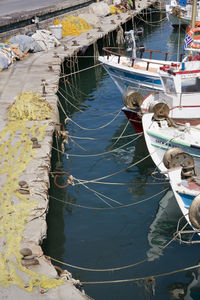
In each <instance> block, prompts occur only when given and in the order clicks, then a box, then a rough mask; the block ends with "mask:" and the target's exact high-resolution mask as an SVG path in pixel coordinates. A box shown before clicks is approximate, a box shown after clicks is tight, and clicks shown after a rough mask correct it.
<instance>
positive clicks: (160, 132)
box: [142, 113, 200, 176]
mask: <svg viewBox="0 0 200 300" xmlns="http://www.w3.org/2000/svg"><path fill="white" fill-rule="evenodd" d="M142 125H143V129H144V137H145V141H146V145H147V148H148V151H149V153H150V155H151V158H152V160H153V162H154V163H155V165H156V166H157V168H158V170H159V171H160V172H162V173H163V174H166V176H167V170H168V167H169V164H168V161H169V159H171V157H173V155H175V154H177V151H178V153H179V152H181V153H182V152H185V153H188V154H190V155H191V157H193V158H194V160H195V162H196V164H197V165H198V166H200V126H191V125H190V123H185V124H181V123H179V124H177V123H175V122H174V121H173V120H172V119H170V118H169V117H168V116H166V117H164V115H159V116H158V117H157V113H148V114H144V115H143V117H142ZM177 149H178V150H177Z"/></svg>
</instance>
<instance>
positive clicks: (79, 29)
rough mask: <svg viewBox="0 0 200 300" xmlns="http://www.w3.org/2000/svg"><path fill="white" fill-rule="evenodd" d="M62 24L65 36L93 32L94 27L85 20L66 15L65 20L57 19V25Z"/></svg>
mask: <svg viewBox="0 0 200 300" xmlns="http://www.w3.org/2000/svg"><path fill="white" fill-rule="evenodd" d="M58 24H62V26H63V36H67V35H80V34H81V33H83V32H86V31H88V30H91V29H92V27H91V26H90V25H89V24H88V23H87V22H86V21H85V20H83V19H81V18H79V17H74V16H68V15H66V16H65V18H64V19H62V20H59V19H55V25H58Z"/></svg>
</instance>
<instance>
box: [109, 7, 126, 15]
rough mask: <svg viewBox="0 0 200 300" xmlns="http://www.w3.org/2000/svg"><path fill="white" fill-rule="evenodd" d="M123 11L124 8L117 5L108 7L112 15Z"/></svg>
mask: <svg viewBox="0 0 200 300" xmlns="http://www.w3.org/2000/svg"><path fill="white" fill-rule="evenodd" d="M123 12H124V10H123V9H120V8H119V7H116V6H111V7H110V13H111V14H112V15H116V14H121V13H123Z"/></svg>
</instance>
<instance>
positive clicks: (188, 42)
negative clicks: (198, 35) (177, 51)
mask: <svg viewBox="0 0 200 300" xmlns="http://www.w3.org/2000/svg"><path fill="white" fill-rule="evenodd" d="M192 42H193V38H192V37H191V36H190V35H189V34H186V36H185V40H184V49H186V48H187V47H188V46H189V45H190V44H191V43H192Z"/></svg>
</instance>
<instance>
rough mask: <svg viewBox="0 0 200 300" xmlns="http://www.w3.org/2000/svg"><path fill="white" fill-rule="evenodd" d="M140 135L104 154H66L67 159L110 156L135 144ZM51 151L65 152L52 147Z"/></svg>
mask: <svg viewBox="0 0 200 300" xmlns="http://www.w3.org/2000/svg"><path fill="white" fill-rule="evenodd" d="M141 136H142V135H141V134H140V135H139V136H137V137H136V138H135V139H133V140H131V141H129V142H127V143H126V144H124V145H122V146H119V147H118V148H115V149H112V150H109V151H105V152H100V153H94V154H67V156H68V157H97V156H102V155H106V154H110V153H113V152H116V151H117V150H119V149H122V148H123V147H126V146H128V145H130V144H132V143H133V142H135V141H136V140H137V139H138V138H140V137H141ZM52 149H54V150H56V151H58V152H60V153H62V154H64V155H66V154H65V152H63V151H61V150H58V149H56V148H55V147H53V146H52Z"/></svg>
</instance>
